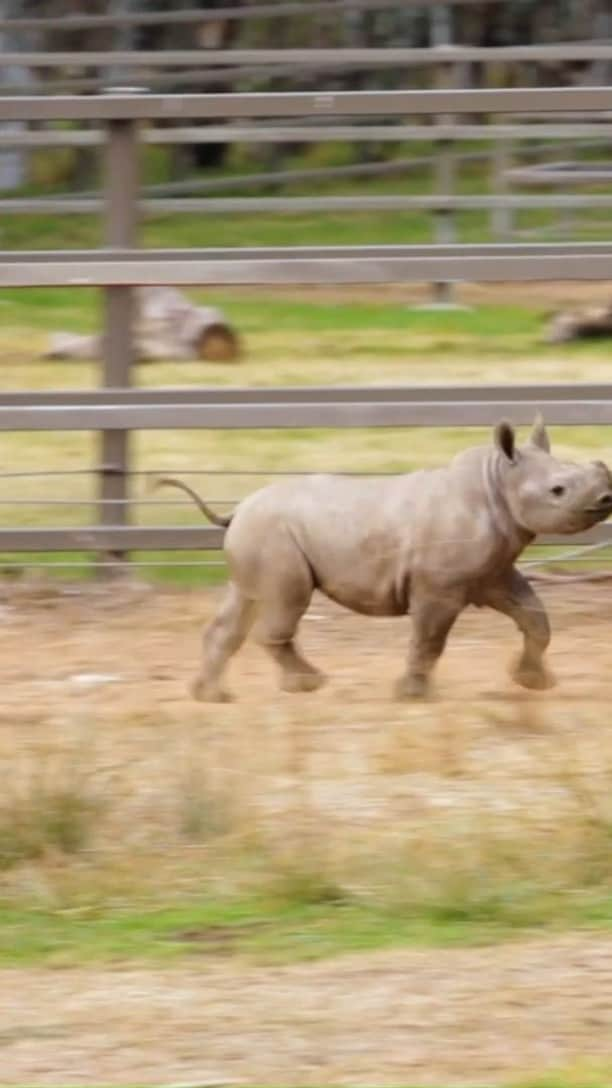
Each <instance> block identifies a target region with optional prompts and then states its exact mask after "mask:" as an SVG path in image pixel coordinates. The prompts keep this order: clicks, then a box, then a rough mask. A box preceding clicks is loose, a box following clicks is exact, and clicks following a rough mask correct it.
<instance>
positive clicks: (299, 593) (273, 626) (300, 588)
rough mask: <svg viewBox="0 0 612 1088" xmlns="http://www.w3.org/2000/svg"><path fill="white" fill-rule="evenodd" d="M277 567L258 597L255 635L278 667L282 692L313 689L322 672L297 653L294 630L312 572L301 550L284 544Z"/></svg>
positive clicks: (309, 592) (306, 600)
mask: <svg viewBox="0 0 612 1088" xmlns="http://www.w3.org/2000/svg"><path fill="white" fill-rule="evenodd" d="M283 558H284V563H283V564H282V567H281V569H278V568H277V569H276V570H275V571H273V572H271V575H270V577H269V578H268V579H266V580H265V585H264V587H262V593H261V596H260V598H259V615H258V620H257V627H256V632H255V635H256V638H257V641H258V642H259V643H260V645H261V646H263V647H264V649H265V650H267V652H268V653H269V654H270V657H271V658H272V659H273V660H274V661H275V662H276V664H277V665H278V666H279V667H280V686H281V689H282V690H283V691H291V692H300V691H316V689H317V688H320V687H321V685H322V684H324V683H325V679H326V678H325V675H324V674H323V673H322V672H319V670H318V669H316V668H315V667H314V665H311V664H310V662H309V661H307V660H306V658H305V657H303V655H302V654H301V652H300V650H299V649H298V647H297V645H296V642H295V633H296V631H297V628H298V624H299V622H300V620H301V618H302V616H303V615H304V612H305V611H306V609H307V608H308V605H309V604H310V598H311V597H312V593H313V590H314V582H313V577H312V573H311V571H310V568H309V567H308V564H307V563H306V560H305V559H304V557H303V555H302V554H301V552H300V551H299V550H298V549H297V547H296V546H295V545H293V544H291V545H289V544H288V545H287V548H286V552H285V555H284V557H283Z"/></svg>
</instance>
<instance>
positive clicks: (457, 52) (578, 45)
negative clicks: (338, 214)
mask: <svg viewBox="0 0 612 1088" xmlns="http://www.w3.org/2000/svg"><path fill="white" fill-rule="evenodd" d="M578 60H582V61H595V60H612V44H611V43H608V42H606V43H601V42H560V43H557V44H554V45H510V46H461V45H439V46H433V47H425V48H394V47H387V48H383V49H350V48H349V49H346V48H344V49H161V50H154V51H152V50H144V49H143V50H116V51H113V50H111V51H108V50H75V51H70V52H60V51H58V52H48V51H47V52H27V51H23V52H21V51H8V50H7V51H5V52H2V53H0V69H1V68H3V67H10V66H13V65H16V64H22V65H26V66H27V67H29V68H50V67H53V66H57V67H79V68H85V67H88V66H91V67H100V66H102V67H104V68H106V69H107V68H108V67H109V66H111V65H112V67H113V68H121V67H125V68H130V69H136V68H164V67H166V68H167V67H181V66H191V67H195V66H196V65H197V66H204V67H206V68H216V67H221V68H223V67H227V66H237V65H259V66H261V67H269V66H273V65H277V64H282V65H292V66H294V67H299V68H301V69H307V68H308V67H310V66H312V67H317V66H319V65H321V64H325V65H332V66H336V65H337V66H338V67H341V66H342V65H351V66H352V65H355V66H359V67H360V68H387V67H389V68H397V67H400V66H401V67H402V68H406V67H411V66H418V67H421V66H423V65H428V64H436V65H437V64H440V63H445V62H448V63H452V64H466V63H468V64H469V63H478V62H480V63H491V62H494V63H503V64H507V63H509V62H512V61H532V62H533V61H536V62H537V61H540V62H549V63H551V62H554V61H578Z"/></svg>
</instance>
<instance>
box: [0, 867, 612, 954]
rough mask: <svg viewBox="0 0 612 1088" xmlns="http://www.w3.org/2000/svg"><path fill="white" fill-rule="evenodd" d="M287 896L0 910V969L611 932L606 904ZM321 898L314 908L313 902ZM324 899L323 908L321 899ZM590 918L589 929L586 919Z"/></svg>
mask: <svg viewBox="0 0 612 1088" xmlns="http://www.w3.org/2000/svg"><path fill="white" fill-rule="evenodd" d="M295 891H296V890H295V889H293V888H292V889H291V891H290V894H289V895H288V897H287V899H286V901H283V897H282V896H280V897H279V899H277V900H274V899H269V898H255V899H248V898H247V899H238V900H235V899H234V900H226V901H224V900H215V899H206V898H202V899H201V901H199V902H197V901H196V902H191V903H187V904H185V903H182V904H178V905H170V906H156V907H150V906H149V907H147V906H146V905H142V904H136V905H130V904H129V903H127V904H124V905H122V906H115V907H113V906H112V905H108V904H106V905H97V904H93V905H90V904H83V905H71V906H67V907H65V908H61V907H60V908H58V909H55V910H53V909H32V908H28V906H27V904H25V903H23V904H21V905H20V906H19V908H18V909H16V908H15V907H11V906H9V905H6V906H2V905H0V967H3V966H13V965H27V964H35V963H49V964H53V965H69V964H73V963H81V964H82V963H89V962H109V961H113V962H119V961H134V960H148V961H160V960H176V959H182V958H185V957H188V958H189V957H193V956H197V957H201V956H205V955H215V956H218V955H226V956H239V957H247V958H249V959H251V960H254V961H257V962H266V963H270V962H276V963H287V962H295V961H303V960H314V959H323V958H327V957H330V956H338V955H344V954H347V953H354V952H363V951H373V950H376V949H383V948H393V947H407V946H412V947H432V946H437V947H449V946H457V945H488V944H493V943H495V942H497V941H500V940H511V939H516V937H517V936H520V935H521V934H525V933H530V934H533V933H534V932H536V931H539V932H542V931H543V930H546V929H547V928H548V929H549V930H550V931H555V929H558V928H559V924H560V923H561V928H567V927H568V926H569V927H574V928H576V927H580V926H581V925H582V926H586V927H589V926H591V927H592V926H595V925H596V928H599V929H601V928H606V929H607V928H609V927H610V925H611V924H612V898H608V899H606V900H601V901H600V902H599V903H598V906H597V910H595V905H594V904H591V905H590V906H585V908H584V910H582V909H578V910H572V909H571V908H570V907H569V904H568V903H566V904H565V905H564V909H563V911H562V912H561V913H560V914H559V915H558V916H556V915H555V912H554V911H551V909H550V903H549V904H548V907H545V906H544V901H542V903H541V904H540V905H539V906H535V905H534V904H532V905H531V909H530V910H528V911H526V912H525V915H524V918H523V920H522V921H521V919H520V917H519V915H518V913H516V912H515V913H514V914H513V913H512V909H510V901H511V899H512V898H513V897H514V899H516V895H517V893H516V889H510V888H509V889H508V904H507V906H506V908H505V909H504V908H503V906H502V905H501V903H500V902H496V901H494V900H491V901H490V902H489V903H487V902H483V903H481V904H480V907H479V908H478V909H474V910H471V911H470V910H468V909H463V908H462V907H461V905H458V906H457V907H453V906H452V905H450V904H447V905H446V906H445V905H444V904H438V905H435V904H433V905H432V906H431V908H430V909H429V910H427V909H421V910H401V909H399V908H397V909H393V908H385V907H384V906H380V905H376V904H371V903H370V904H369V903H360V902H358V901H355V902H352V901H351V900H350V898H343V897H342V896H340V895H339V894H338V898H337V899H334V895H335V894H336V893H335V891H334V889H333V888H330V889H327V888H325V887H320V886H319V885H313V887H312V888H311V889H310V892H311V897H312V899H313V900H314V901H313V902H309V896H308V894H304V889H301V893H300V895H297V894H295ZM319 896H320V897H321V899H322V900H323V901H322V902H317V901H316V899H317V898H318V897H319ZM326 896H329V901H325V897H326ZM595 915H597V921H596V923H595V921H594V917H595Z"/></svg>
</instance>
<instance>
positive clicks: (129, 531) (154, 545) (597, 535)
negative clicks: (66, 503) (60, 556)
mask: <svg viewBox="0 0 612 1088" xmlns="http://www.w3.org/2000/svg"><path fill="white" fill-rule="evenodd" d="M223 537H224V531H223V529H216V528H212V527H211V526H208V525H206V523H205V522H203V523H202V526H201V527H192V526H171V527H163V528H162V527H158V526H155V527H147V528H141V527H140V526H132V525H130V526H108V527H106V526H105V527H98V526H93V525H92V526H86V527H75V528H63V529H0V555H2V554H6V553H7V552H70V551H95V552H109V553H113V552H115V553H116V552H127V551H200V550H202V551H210V550H213V551H216V550H218V549H220V548H222V547H223ZM604 541H605V542H610V543H611V544H612V525H609V524H608V525H598V526H597V527H596V528H595V529H591V530H590V531H589V532H588V533H577V534H576V535H575V536H573V537H572V543H574V544H577V545H578V544H596V543H600V542H601V543H603V542H604ZM536 543H537V544H566V545H567V537H562V536H547V537H539V538H538V539H537V541H536ZM1 566H2V564H1V562H0V567H1Z"/></svg>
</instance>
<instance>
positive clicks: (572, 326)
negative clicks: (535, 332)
mask: <svg viewBox="0 0 612 1088" xmlns="http://www.w3.org/2000/svg"><path fill="white" fill-rule="evenodd" d="M606 336H612V303H610V304H608V305H607V306H588V307H586V308H585V309H583V310H565V311H562V312H561V313H556V314H553V316H552V317H551V319H550V322H549V324H548V328H547V331H546V337H545V339H546V343H548V344H566V343H569V342H570V341H572V340H589V339H601V338H602V337H606Z"/></svg>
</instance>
